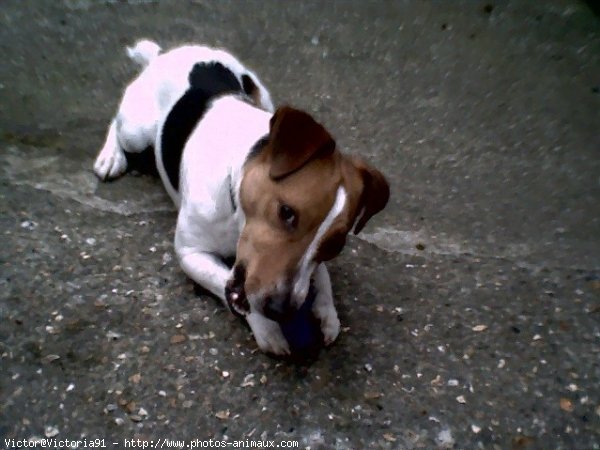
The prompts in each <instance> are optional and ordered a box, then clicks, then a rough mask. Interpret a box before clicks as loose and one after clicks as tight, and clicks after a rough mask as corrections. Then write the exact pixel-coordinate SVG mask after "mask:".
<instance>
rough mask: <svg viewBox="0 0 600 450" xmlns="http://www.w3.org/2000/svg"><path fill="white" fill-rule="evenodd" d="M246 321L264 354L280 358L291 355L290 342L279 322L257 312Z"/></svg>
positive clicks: (247, 317)
mask: <svg viewBox="0 0 600 450" xmlns="http://www.w3.org/2000/svg"><path fill="white" fill-rule="evenodd" d="M246 321H247V322H248V325H250V328H251V329H252V334H254V339H255V340H256V343H257V344H258V348H260V349H261V350H262V351H263V352H265V353H271V354H273V355H279V356H284V355H289V354H290V346H289V344H288V341H287V339H286V338H285V336H284V335H283V333H282V331H281V327H280V326H279V324H278V323H277V322H275V321H273V320H270V319H267V318H266V317H265V316H263V315H261V314H258V313H256V312H253V313H250V314H249V315H247V316H246Z"/></svg>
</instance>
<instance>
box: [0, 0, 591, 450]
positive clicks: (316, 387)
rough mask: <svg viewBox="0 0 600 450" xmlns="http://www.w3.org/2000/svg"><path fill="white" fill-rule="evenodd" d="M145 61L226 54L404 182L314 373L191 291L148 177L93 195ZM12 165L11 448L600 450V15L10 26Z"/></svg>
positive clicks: (0, 405)
mask: <svg viewBox="0 0 600 450" xmlns="http://www.w3.org/2000/svg"><path fill="white" fill-rule="evenodd" d="M140 37H151V38H154V39H155V40H157V41H158V42H160V43H161V44H162V45H163V46H164V47H170V46H174V45H177V44H180V43H183V42H190V41H192V42H204V43H209V44H211V45H216V46H223V47H226V48H228V49H230V50H232V51H233V52H234V53H235V54H237V55H239V56H240V57H241V58H242V60H244V61H245V62H246V63H247V64H248V65H249V66H250V67H252V68H254V69H255V70H256V71H257V72H258V73H259V74H260V75H261V77H262V78H263V80H264V81H265V83H266V85H267V86H268V87H269V88H270V89H271V92H272V94H273V96H274V99H275V100H276V103H278V104H282V103H290V104H293V105H296V106H298V107H301V108H304V109H306V110H308V111H311V112H312V113H314V115H315V116H316V117H318V119H319V120H321V121H322V122H323V123H325V124H326V125H327V126H328V128H329V129H330V130H331V131H332V133H333V134H334V135H335V136H336V137H337V140H338V143H339V144H340V145H341V146H342V147H343V148H345V149H346V150H347V151H349V152H354V153H360V154H362V155H364V156H365V157H366V158H367V159H369V160H370V161H371V162H372V163H373V164H374V165H376V166H378V167H380V168H382V170H383V171H384V172H385V173H386V174H387V176H388V177H389V180H390V184H391V187H392V199H391V201H390V203H389V205H388V207H387V209H386V210H385V211H384V212H383V213H382V214H381V215H379V216H377V217H376V218H375V219H374V220H373V221H372V222H371V223H370V224H369V225H368V226H367V228H366V229H365V231H364V233H363V234H362V235H360V236H358V237H356V238H355V237H352V238H350V240H349V243H348V246H347V248H346V250H345V251H344V252H343V254H342V255H341V256H340V257H339V258H338V259H336V260H335V261H334V262H332V264H330V270H331V273H332V278H333V284H334V290H335V296H336V299H337V302H338V305H339V313H340V316H341V320H342V322H343V326H344V330H343V333H342V335H341V336H340V338H339V340H338V341H337V342H336V344H335V345H334V346H333V347H331V348H330V349H327V350H325V351H323V352H321V354H320V355H319V357H318V359H317V360H316V361H313V362H307V363H305V364H297V363H290V362H286V361H279V360H276V359H273V358H270V357H268V356H265V355H263V354H261V353H259V352H257V351H256V346H255V344H254V341H253V339H252V337H251V335H250V333H249V331H248V330H247V329H246V328H245V327H244V326H243V324H242V323H241V322H240V321H238V320H237V319H233V318H231V317H230V316H229V315H228V314H227V313H226V312H225V311H224V309H223V307H221V306H220V304H219V303H218V302H217V301H215V300H214V299H213V298H210V297H208V296H206V295H204V294H198V293H197V292H195V290H194V286H193V285H192V283H191V282H190V281H189V280H188V279H187V278H186V276H185V275H184V274H183V273H182V271H181V270H180V269H179V268H178V266H177V263H176V261H175V259H174V255H173V244H172V240H173V228H174V221H175V213H174V210H173V208H172V206H171V205H170V203H169V201H168V199H167V197H166V195H165V194H164V193H163V190H162V188H161V185H160V182H159V181H158V180H157V179H156V178H154V177H152V176H148V175H140V174H137V176H136V174H135V173H134V174H129V175H127V176H126V177H124V178H122V179H120V180H117V181H115V182H112V183H108V184H103V183H99V182H98V181H97V180H96V178H95V177H94V175H93V174H92V171H91V167H92V162H93V159H94V156H95V153H96V151H97V150H98V148H99V147H100V145H101V144H102V141H103V138H104V133H105V130H106V126H107V124H108V122H109V120H110V119H111V115H112V114H113V113H114V111H115V108H116V106H117V104H118V101H119V96H120V93H121V91H122V89H123V87H124V86H125V85H126V83H127V82H128V80H130V79H131V78H132V77H133V76H134V75H135V73H136V68H135V67H134V66H133V64H131V63H130V62H129V60H128V59H127V58H126V56H125V54H124V52H123V48H124V46H125V45H127V44H131V43H133V42H134V41H135V40H136V39H138V38H140ZM0 159H1V165H0V167H1V169H0V173H1V174H2V175H1V179H0V182H1V188H0V199H1V200H0V212H1V214H0V233H1V235H2V249H1V250H0V258H1V264H2V265H1V267H2V269H1V273H0V285H1V291H0V292H1V293H0V437H2V438H14V439H28V438H33V437H44V436H46V437H54V438H56V439H71V440H75V439H81V438H88V439H93V438H98V439H105V440H106V441H105V442H106V444H107V446H108V448H112V447H113V444H112V443H113V442H118V443H120V445H122V443H123V439H125V438H128V439H131V438H139V439H144V440H150V439H158V438H171V439H195V438H198V439H210V438H212V439H217V440H221V439H228V440H229V441H234V440H238V439H265V440H275V441H276V442H277V443H279V442H281V441H283V440H297V441H299V442H300V444H301V448H311V449H332V448H336V449H365V448H376V449H378V448H390V449H419V448H423V449H437V448H455V449H475V448H481V449H498V450H500V449H577V450H587V449H598V448H600V386H599V380H600V239H599V238H600V179H599V175H600V20H599V18H598V16H596V15H594V13H593V12H592V11H591V10H590V9H589V7H588V6H587V5H586V4H585V3H582V2H578V1H573V0H552V1H546V2H535V1H529V2H528V1H516V0H515V1H502V2H500V1H488V2H478V1H463V2H417V1H414V2H409V1H395V2H365V1H334V2H316V1H308V2H305V1H303V2H276V1H244V2H242V1H222V2H213V1H202V0H200V1H176V2H153V1H144V0H135V1H133V0H131V1H91V0H56V1H54V0H52V1H51V0H46V1H19V0H2V2H1V3H0ZM2 445H5V446H6V447H10V446H11V444H10V442H8V443H7V442H5V441H4V440H2V443H1V444H0V447H1V446H2Z"/></svg>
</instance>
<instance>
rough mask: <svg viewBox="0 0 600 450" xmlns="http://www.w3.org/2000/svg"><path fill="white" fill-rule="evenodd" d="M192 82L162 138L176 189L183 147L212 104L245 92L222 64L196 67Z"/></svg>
mask: <svg viewBox="0 0 600 450" xmlns="http://www.w3.org/2000/svg"><path fill="white" fill-rule="evenodd" d="M188 80H189V82H190V87H189V88H188V90H187V91H186V92H185V93H184V94H183V95H182V96H181V98H180V99H179V100H177V103H175V106H173V108H172V109H171V111H169V114H168V115H167V118H166V120H165V124H164V126H163V129H162V134H161V138H160V139H161V153H162V160H163V165H164V167H165V172H166V173H167V176H168V177H169V181H170V182H171V185H172V186H173V188H175V190H179V166H180V164H181V154H182V153H183V147H184V146H185V143H186V142H187V140H188V138H189V137H190V134H191V133H192V131H193V130H194V128H195V127H196V124H197V123H198V121H199V120H200V119H201V118H202V116H203V115H204V113H205V112H206V109H207V108H208V106H209V104H210V102H211V101H212V100H213V99H214V98H215V97H218V96H220V95H223V94H228V93H235V92H242V86H241V85H240V82H239V81H238V79H237V78H236V77H235V75H234V74H233V72H231V70H229V69H228V68H226V67H225V66H223V64H221V63H208V64H206V63H198V64H195V65H194V67H193V68H192V70H191V71H190V74H189V76H188Z"/></svg>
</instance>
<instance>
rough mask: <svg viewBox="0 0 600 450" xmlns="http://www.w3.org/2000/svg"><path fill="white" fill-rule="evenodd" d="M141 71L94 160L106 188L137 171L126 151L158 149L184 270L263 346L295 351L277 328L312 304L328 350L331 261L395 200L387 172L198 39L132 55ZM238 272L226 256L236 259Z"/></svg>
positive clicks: (142, 46)
mask: <svg viewBox="0 0 600 450" xmlns="http://www.w3.org/2000/svg"><path fill="white" fill-rule="evenodd" d="M127 51H128V54H129V56H130V58H131V59H133V60H134V61H135V62H137V63H138V64H140V65H141V66H142V67H143V70H142V71H141V73H140V74H139V75H138V77H137V78H136V79H135V80H134V81H133V82H132V83H131V84H130V85H129V86H128V87H127V88H126V90H125V92H124V94H123V97H122V100H121V103H120V106H119V109H118V112H117V114H116V116H115V117H114V119H113V120H112V122H111V124H110V126H109V129H108V133H107V136H106V141H105V143H104V146H103V147H102V149H101V150H100V152H99V154H98V156H97V158H96V161H95V163H94V172H95V174H96V175H97V176H98V177H99V178H100V179H101V180H109V179H114V178H116V177H118V176H120V175H121V174H123V173H124V172H125V171H126V169H127V159H126V156H125V153H126V152H129V153H136V152H141V151H142V150H144V149H146V148H147V147H153V148H154V154H155V159H156V166H157V169H158V172H159V174H160V177H161V179H162V181H163V184H164V186H165V188H166V190H167V192H168V193H169V195H170V197H171V198H172V200H173V202H174V203H175V205H176V207H177V209H178V217H177V226H176V231H175V252H176V255H177V258H178V260H179V263H180V265H181V268H182V269H183V271H184V272H185V273H186V274H187V275H188V276H189V277H190V278H191V279H192V280H194V281H195V282H196V283H198V284H199V285H200V286H202V287H204V288H205V289H207V290H208V291H210V292H212V293H213V294H214V295H215V296H217V297H218V298H219V299H221V300H222V301H223V303H224V304H225V305H226V306H227V307H228V308H229V309H230V310H231V311H232V312H233V313H234V314H236V315H239V316H242V317H243V318H244V319H245V320H246V321H247V323H248V324H249V326H250V328H251V330H252V333H253V335H254V338H255V340H256V343H257V345H258V346H259V348H260V349H261V350H262V351H264V352H267V353H271V354H275V355H286V354H289V353H290V346H289V344H288V341H287V340H286V338H285V337H284V335H283V333H282V331H281V327H280V323H281V322H282V320H284V318H285V317H289V316H290V314H293V313H294V311H297V310H298V309H299V308H300V307H301V306H302V304H303V303H304V301H305V299H306V297H307V293H308V291H309V287H310V286H311V284H312V285H313V286H314V288H315V290H316V296H315V299H314V302H313V305H312V312H313V314H314V316H315V317H316V318H317V319H318V320H319V321H320V328H321V331H322V333H323V338H324V343H325V344H326V345H329V344H331V343H332V342H333V341H334V340H335V339H336V338H337V336H338V334H339V331H340V321H339V319H338V315H337V311H336V309H335V306H334V302H333V294H332V288H331V281H330V277H329V274H328V271H327V268H326V266H325V264H324V263H325V262H326V261H328V260H330V259H332V258H334V257H335V256H337V255H338V254H339V253H340V252H341V250H342V248H343V247H344V245H345V242H346V236H347V234H348V233H349V232H350V231H353V232H354V233H355V234H356V233H359V232H360V231H361V230H362V228H363V227H364V226H365V224H366V223H367V221H368V220H369V219H370V218H371V217H372V216H373V215H374V214H376V213H378V212H379V211H381V210H382V209H383V208H384V207H385V205H386V203H387V201H388V198H389V195H390V193H389V186H388V183H387V181H386V179H385V177H384V176H383V174H382V173H381V172H380V171H378V170H376V169H375V168H373V167H371V166H370V165H368V164H367V163H366V162H365V161H363V160H362V159H360V158H358V157H354V156H348V155H345V154H343V153H342V152H341V151H340V150H339V149H338V148H337V145H336V142H335V140H334V139H333V138H332V137H331V135H330V134H329V132H328V131H327V130H326V129H325V128H324V127H323V126H322V125H321V124H319V123H318V122H317V121H316V120H315V119H314V118H313V117H311V116H310V115H309V114H307V113H306V112H303V111H300V110H298V109H295V108H292V107H289V106H282V107H279V108H278V109H277V110H276V111H274V108H273V103H272V100H271V96H270V94H269V92H268V91H267V89H266V88H265V87H264V85H263V84H262V82H261V81H260V80H259V78H258V77H257V76H256V74H255V73H254V72H252V71H250V70H249V69H248V68H246V67H245V66H244V65H243V64H242V63H241V62H240V61H238V60H237V59H236V58H235V57H234V56H233V55H231V54H229V53H228V52H226V51H224V50H218V49H212V48H209V47H205V46H198V45H189V46H183V47H179V48H175V49H173V50H170V51H167V52H164V53H162V50H161V48H160V47H159V46H158V45H157V44H156V43H154V42H152V41H149V40H143V41H140V42H138V43H137V44H136V45H135V46H134V47H133V48H128V49H127ZM234 257H235V262H234V264H233V267H232V268H231V269H230V268H229V267H228V266H227V265H226V264H225V262H224V260H226V259H227V258H234Z"/></svg>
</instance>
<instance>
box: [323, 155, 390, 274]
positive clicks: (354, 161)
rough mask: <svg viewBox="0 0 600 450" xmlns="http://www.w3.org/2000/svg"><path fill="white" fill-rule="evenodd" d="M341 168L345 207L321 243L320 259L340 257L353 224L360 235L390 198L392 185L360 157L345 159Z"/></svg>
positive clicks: (355, 232) (355, 231) (356, 232)
mask: <svg viewBox="0 0 600 450" xmlns="http://www.w3.org/2000/svg"><path fill="white" fill-rule="evenodd" d="M342 167H343V169H342V170H343V173H344V175H343V176H344V187H345V189H346V190H347V198H346V206H345V208H344V211H343V212H342V213H341V214H340V215H339V216H338V217H337V218H336V219H335V221H334V222H333V224H332V226H331V228H330V229H329V231H328V232H327V233H326V234H325V236H324V237H323V239H322V240H321V242H319V247H318V249H317V254H316V257H315V260H316V261H319V262H322V261H328V260H330V259H332V258H334V257H335V256H337V255H338V254H339V253H340V252H341V251H342V249H343V248H344V245H346V236H347V235H348V233H349V232H350V230H351V229H352V228H353V227H354V234H358V233H359V232H360V231H361V230H362V229H363V228H364V226H365V224H366V223H367V222H368V221H369V219H370V218H371V217H373V216H374V215H375V214H377V213H378V212H379V211H381V210H382V209H383V208H384V207H385V205H386V204H387V202H388V200H389V198H390V187H389V185H388V183H387V181H386V179H385V177H384V176H383V174H382V173H381V172H379V171H378V170H377V169H374V168H372V167H371V166H369V165H368V164H367V163H365V162H364V161H363V160H361V159H359V158H347V159H345V160H344V162H343V163H342Z"/></svg>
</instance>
